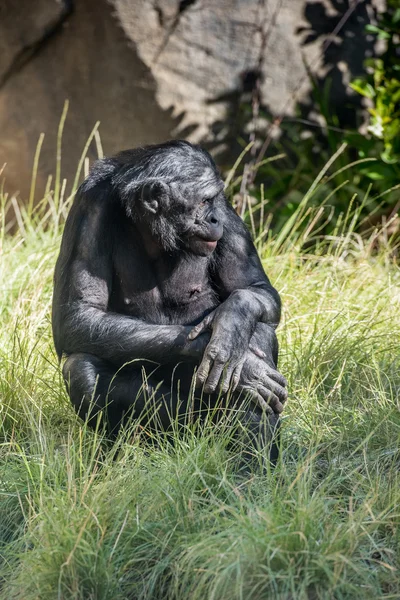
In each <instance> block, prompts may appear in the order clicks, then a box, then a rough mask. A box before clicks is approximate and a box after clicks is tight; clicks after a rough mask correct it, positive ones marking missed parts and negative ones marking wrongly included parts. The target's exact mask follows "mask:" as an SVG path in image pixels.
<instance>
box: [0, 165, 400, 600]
mask: <svg viewBox="0 0 400 600" xmlns="http://www.w3.org/2000/svg"><path fill="white" fill-rule="evenodd" d="M82 164H83V163H82ZM59 178H60V175H59V169H58V174H57V179H58V183H57V184H56V185H55V189H56V194H51V193H49V194H48V195H47V196H46V198H45V201H44V202H42V203H41V204H39V207H38V208H36V209H32V207H30V208H29V210H28V211H27V212H26V213H25V212H24V211H23V210H22V209H20V211H21V212H20V213H19V218H18V222H19V227H18V231H17V232H16V233H15V235H13V236H12V237H11V236H8V235H5V234H4V231H3V233H2V235H1V237H0V244H1V247H0V250H1V252H0V270H1V286H0V315H1V321H0V397H1V405H0V411H1V412H0V414H1V430H0V598H1V599H4V600H12V599H20V600H31V599H32V600H33V599H40V600H47V599H48V600H54V599H56V598H59V599H64V600H70V599H81V600H91V599H92V600H97V599H99V600H100V599H102V600H106V599H107V600H108V599H109V600H119V599H121V600H122V599H132V600H133V599H135V600H136V599H150V598H151V599H155V600H161V599H182V600H183V599H187V598H190V599H193V600H196V599H199V600H200V599H201V600H204V599H215V600H221V599H222V600H225V599H226V600H234V599H243V600H247V599H255V600H262V599H270V598H279V599H282V600H283V599H285V600H297V599H299V600H302V599H312V600H314V599H331V598H335V599H336V598H337V599H351V600H355V599H369V598H371V599H374V600H375V599H377V598H388V599H389V598H400V573H399V569H400V552H399V551H400V529H399V524H400V485H399V484H400V475H399V466H400V451H399V441H400V411H399V408H400V406H399V399H398V397H399V390H400V356H399V343H400V311H399V307H400V274H399V269H398V266H397V265H396V264H395V261H394V259H393V258H392V253H391V252H392V251H391V249H390V240H387V239H386V237H387V236H386V231H381V232H374V233H372V235H371V237H370V238H369V239H366V240H365V239H364V240H362V239H361V238H360V237H359V236H358V235H356V234H355V233H354V224H355V222H356V220H357V211H356V210H353V209H349V214H348V215H347V216H346V215H345V216H343V218H342V219H340V220H339V225H338V229H337V232H336V234H335V235H334V236H332V237H331V238H329V239H318V234H317V232H318V226H319V223H322V222H323V219H324V218H325V216H324V214H325V213H324V212H321V214H319V215H318V214H317V213H316V212H315V211H314V212H313V211H310V210H309V209H308V204H307V202H308V198H309V197H310V194H312V193H313V190H311V191H310V193H309V194H308V197H306V199H305V201H304V202H303V203H302V204H301V205H300V207H299V210H298V213H297V214H296V218H295V219H293V220H292V221H291V222H290V223H289V224H288V227H287V229H286V231H285V232H284V233H283V234H282V235H279V234H278V235H276V236H265V235H264V234H265V231H264V226H263V224H261V227H260V228H258V226H255V225H254V219H250V222H252V223H253V229H254V233H255V237H257V238H258V240H257V244H258V247H259V250H260V253H261V255H262V258H263V262H264V265H265V268H266V270H267V272H268V274H269V275H270V277H271V279H272V281H273V283H274V284H275V285H276V286H277V288H278V289H279V291H280V293H281V296H282V300H283V306H284V317H283V323H282V325H281V327H280V329H279V339H280V344H281V364H280V367H281V370H282V372H283V373H284V374H285V375H286V376H287V377H288V380H289V389H290V399H289V402H288V405H287V409H286V411H285V415H284V419H283V428H282V452H281V458H280V461H279V464H278V466H277V467H276V468H275V469H274V470H271V471H270V472H268V473H266V474H264V475H261V474H260V473H257V472H255V473H254V474H253V475H249V476H248V478H247V479H246V480H244V479H243V478H242V479H240V478H239V477H238V476H237V473H236V471H235V460H234V459H235V457H234V456H233V455H232V453H230V452H229V450H227V447H226V446H227V445H226V441H227V434H226V431H225V430H213V429H212V428H211V427H206V428H205V430H204V431H203V432H202V434H201V435H196V432H194V431H193V430H190V429H188V430H187V431H185V432H184V433H182V434H181V436H176V439H175V440H174V445H171V444H170V442H169V441H167V440H166V439H165V438H164V437H163V436H161V435H160V436H159V439H158V440H156V441H157V444H153V445H151V444H148V443H144V441H143V436H139V437H138V436H133V435H131V434H129V433H127V434H124V435H121V437H120V439H119V440H118V441H117V443H116V445H115V446H114V447H112V448H111V447H110V446H109V445H108V444H107V442H106V441H105V440H104V439H103V438H102V435H101V434H100V433H94V432H92V431H90V430H88V429H87V428H86V427H85V426H84V425H83V424H82V423H81V422H80V421H79V420H78V419H77V418H76V417H75V414H74V412H73V410H72V408H71V407H70V405H69V401H68V398H67V396H66V393H65V390H64V387H63V384H62V381H61V377H60V373H59V368H58V364H57V359H56V355H55V352H54V348H53V345H52V340H51V332H50V305H51V292H52V273H53V268H54V263H55V258H56V255H57V252H58V247H59V243H60V236H61V227H60V222H62V219H63V215H64V214H65V212H66V209H67V205H68V202H69V200H68V199H66V198H63V196H64V195H65V193H64V190H65V186H63V185H62V184H61V185H60V181H59ZM316 185H317V186H318V185H319V182H318V181H317V183H316ZM49 189H50V186H49ZM33 190H34V184H33ZM32 197H33V196H32ZM349 202H350V197H349ZM14 206H15V203H14ZM8 209H10V200H9V199H7V198H5V197H4V196H3V214H4V213H5V212H6V210H8ZM327 210H328V209H327ZM17 212H18V209H17ZM302 220H303V223H307V224H309V225H310V227H309V228H306V230H304V229H303V230H302V232H300V230H299V228H298V224H299V223H300V222H301V221H302ZM3 230H4V227H3ZM311 238H313V248H314V250H313V253H311V252H310V250H309V249H308V250H307V248H310V247H311V246H310V239H311ZM377 244H378V246H377ZM377 247H378V250H377Z"/></svg>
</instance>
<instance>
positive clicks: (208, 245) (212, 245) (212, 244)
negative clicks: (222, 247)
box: [200, 240, 218, 252]
mask: <svg viewBox="0 0 400 600" xmlns="http://www.w3.org/2000/svg"><path fill="white" fill-rule="evenodd" d="M200 241H201V243H202V244H204V246H205V247H206V248H207V249H208V250H210V252H212V251H213V250H215V248H216V247H217V244H218V242H209V241H208V240H200Z"/></svg>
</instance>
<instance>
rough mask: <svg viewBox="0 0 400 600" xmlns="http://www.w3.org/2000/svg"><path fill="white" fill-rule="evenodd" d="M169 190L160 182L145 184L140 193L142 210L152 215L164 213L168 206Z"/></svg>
mask: <svg viewBox="0 0 400 600" xmlns="http://www.w3.org/2000/svg"><path fill="white" fill-rule="evenodd" d="M169 194H170V190H169V187H168V186H167V184H166V183H164V182H162V181H152V182H148V183H145V184H144V185H143V187H142V189H141V192H140V200H141V203H142V206H143V208H144V209H145V210H146V211H147V212H149V213H151V214H153V215H156V214H157V213H160V212H163V211H165V209H167V208H168V206H169Z"/></svg>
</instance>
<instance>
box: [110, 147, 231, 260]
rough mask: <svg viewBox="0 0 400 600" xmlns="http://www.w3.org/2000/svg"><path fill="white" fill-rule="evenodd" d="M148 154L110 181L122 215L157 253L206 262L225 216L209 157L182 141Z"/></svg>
mask: <svg viewBox="0 0 400 600" xmlns="http://www.w3.org/2000/svg"><path fill="white" fill-rule="evenodd" d="M151 148H153V150H152V152H151V154H149V155H146V154H145V156H144V158H143V161H142V163H139V164H138V165H136V166H134V167H130V166H129V167H128V168H126V167H123V168H122V175H121V176H120V179H119V180H117V179H116V180H115V181H116V184H117V185H118V189H119V192H120V197H121V200H122V202H123V204H124V206H125V209H126V211H127V214H128V215H129V216H131V217H132V218H133V220H134V221H135V222H136V223H137V224H139V225H140V227H139V233H140V232H142V236H145V237H146V239H147V242H148V241H149V240H150V241H151V243H153V245H154V246H156V247H157V248H158V249H159V250H164V251H167V252H176V251H179V250H181V251H185V252H190V253H192V254H196V255H198V256H209V255H210V254H212V253H213V252H214V250H215V248H216V247H217V244H218V241H219V240H220V239H221V237H222V234H223V219H224V215H225V213H226V199H225V196H224V191H223V190H224V185H223V182H222V180H221V177H220V175H219V173H218V171H217V168H216V166H215V164H214V162H213V160H212V158H211V156H210V155H209V154H208V153H207V152H205V151H204V150H201V149H200V148H199V147H198V146H193V145H192V144H189V143H188V142H183V141H180V142H168V143H166V144H164V145H163V144H161V145H160V146H157V147H150V149H151ZM154 148H155V149H154ZM143 152H144V153H146V149H145V150H144V151H143ZM122 154H123V153H122ZM124 156H125V155H123V156H122V158H124ZM129 156H130V155H129ZM129 156H128V158H129Z"/></svg>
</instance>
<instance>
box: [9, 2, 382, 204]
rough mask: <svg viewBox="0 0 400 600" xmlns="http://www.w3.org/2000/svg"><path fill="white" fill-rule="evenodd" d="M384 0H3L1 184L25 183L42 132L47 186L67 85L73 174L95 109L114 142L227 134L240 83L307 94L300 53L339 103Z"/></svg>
mask: <svg viewBox="0 0 400 600" xmlns="http://www.w3.org/2000/svg"><path fill="white" fill-rule="evenodd" d="M378 1H379V2H381V0H376V2H378ZM376 2H375V1H373V2H372V3H358V4H357V3H352V6H353V8H354V11H353V12H352V11H351V10H350V11H349V12H346V11H347V10H348V9H349V1H348V0H274V1H272V0H271V1H270V0H268V1H267V0H264V1H261V2H260V0H215V1H210V0H109V2H107V0H79V2H78V1H77V0H35V2H32V0H19V1H18V2H15V1H14V0H0V130H1V145H0V167H1V165H2V163H4V162H7V163H8V165H7V168H6V171H5V173H6V177H7V186H6V187H7V189H8V190H9V191H12V192H13V191H15V190H20V193H21V195H22V196H23V197H26V196H27V194H28V190H29V186H30V174H31V168H32V162H33V156H34V152H35V147H36V143H37V140H38V138H39V135H40V133H41V132H45V134H46V137H45V141H44V144H43V148H42V154H41V161H40V170H39V174H38V187H39V192H41V191H42V190H43V189H44V186H45V183H46V180H47V177H48V175H49V174H50V173H53V172H54V168H55V160H56V137H57V128H58V123H59V119H60V115H61V112H62V108H63V104H64V101H65V100H66V99H68V100H69V102H70V108H69V114H68V117H67V121H66V124H65V129H64V137H63V147H62V164H63V169H62V173H63V175H64V176H67V177H68V178H69V179H70V180H71V179H72V178H73V174H74V172H75V169H76V165H77V162H78V158H79V156H80V153H81V151H82V148H83V147H84V144H85V141H86V139H87V137H88V135H89V134H90V131H91V130H92V128H93V126H94V124H95V122H96V121H97V120H99V121H100V122H101V125H100V133H101V138H102V143H103V147H104V151H105V152H106V153H112V152H115V151H117V150H119V149H121V148H126V147H131V146H135V145H139V144H145V143H151V142H160V141H163V140H166V139H168V138H170V137H173V136H178V135H179V136H185V137H189V139H192V140H203V141H205V142H207V143H208V144H209V145H210V146H212V147H214V148H218V146H222V145H223V144H225V146H226V144H227V140H229V134H231V139H232V138H234V137H235V136H236V134H237V133H238V132H239V131H240V128H241V126H242V121H241V115H240V111H241V106H242V104H241V101H242V100H243V93H244V92H246V90H247V92H249V93H248V95H247V98H251V91H252V90H254V89H257V90H258V95H257V101H260V103H261V105H262V109H263V113H262V114H268V113H270V114H272V115H281V114H293V112H294V108H295V106H296V103H298V102H301V103H302V104H303V105H306V104H307V102H309V95H310V88H311V86H310V82H309V78H308V75H307V71H306V66H305V63H307V64H308V65H309V67H310V70H311V71H312V72H313V73H314V75H315V77H316V78H317V80H319V81H320V82H321V84H323V82H324V79H325V77H326V75H327V74H330V75H331V76H332V78H333V86H332V90H331V96H332V97H333V98H334V102H335V110H337V111H339V112H340V110H341V107H344V106H345V105H346V104H347V96H346V94H347V91H348V90H347V86H346V84H347V80H348V79H349V78H350V76H353V75H355V74H357V73H358V72H359V71H360V69H361V65H362V59H363V58H364V55H365V53H366V52H370V51H371V49H372V44H373V40H372V39H368V37H366V36H365V35H364V34H363V32H364V27H365V23H366V22H367V21H368V20H370V19H373V13H374V10H375V9H374V5H375V4H376ZM344 16H345V18H343V17H344ZM338 27H339V29H338ZM333 31H335V36H333V37H330V33H331V32H333ZM355 40H356V41H355ZM228 143H229V141H228ZM91 155H92V156H94V155H95V151H94V146H93V148H92V149H91Z"/></svg>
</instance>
